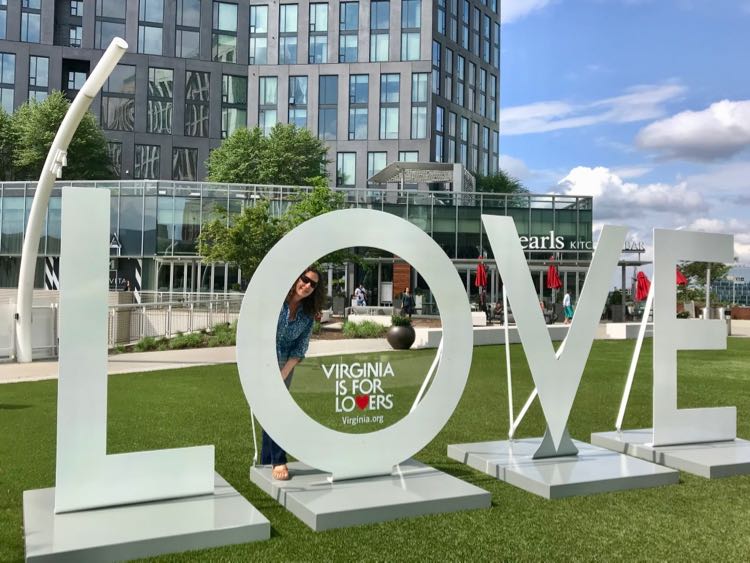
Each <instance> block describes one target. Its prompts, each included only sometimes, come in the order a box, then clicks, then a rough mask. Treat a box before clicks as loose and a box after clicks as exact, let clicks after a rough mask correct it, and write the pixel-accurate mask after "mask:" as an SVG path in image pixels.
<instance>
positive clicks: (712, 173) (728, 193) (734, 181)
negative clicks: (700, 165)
mask: <svg viewBox="0 0 750 563" xmlns="http://www.w3.org/2000/svg"><path fill="white" fill-rule="evenodd" d="M685 181H686V182H687V183H688V184H690V186H691V187H692V188H694V189H696V190H698V191H700V192H703V193H705V194H711V195H712V197H721V198H723V199H728V200H735V201H737V202H739V201H742V202H744V203H745V204H748V203H750V161H740V162H725V163H721V164H715V165H712V166H708V167H706V168H705V170H704V171H702V172H700V173H697V174H692V175H689V176H686V177H685Z"/></svg>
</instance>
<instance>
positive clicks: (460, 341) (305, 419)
mask: <svg viewBox="0 0 750 563" xmlns="http://www.w3.org/2000/svg"><path fill="white" fill-rule="evenodd" d="M357 246H361V247H372V248H379V249H382V250H386V251H388V252H392V253H394V254H395V255H397V256H400V257H401V258H403V259H404V260H405V261H407V262H409V263H410V264H411V265H412V266H413V267H414V268H415V269H417V270H418V271H419V273H420V275H421V276H422V277H423V278H424V279H425V281H426V282H427V283H428V284H429V286H430V289H431V290H432V292H433V294H434V296H435V299H436V300H437V302H438V303H439V305H440V316H441V319H442V324H443V355H442V359H441V361H440V365H439V367H438V371H437V374H436V375H435V378H434V381H433V382H432V386H431V387H430V390H429V392H428V393H427V394H426V395H425V397H424V398H423V399H422V401H421V402H420V403H419V407H418V408H417V409H415V410H413V411H412V412H410V413H409V414H408V415H406V416H405V417H404V418H402V419H401V420H399V421H398V422H396V423H395V424H393V425H391V426H389V427H387V428H383V429H381V430H378V431H376V432H371V433H367V434H348V433H344V432H337V431H335V430H332V429H330V428H328V427H326V426H323V425H322V424H320V423H319V422H317V421H316V420H314V419H312V418H311V417H310V416H308V415H307V414H306V413H305V412H304V411H303V410H302V409H301V408H300V407H299V406H298V405H297V403H296V402H295V401H294V399H293V398H292V396H291V395H290V394H289V391H288V390H287V389H286V387H285V386H284V383H283V382H282V379H281V375H280V373H279V367H278V362H277V360H276V323H277V320H278V317H279V310H280V308H281V305H282V303H283V302H284V299H285V298H286V295H287V291H288V290H289V287H291V285H292V284H293V283H294V280H296V279H297V277H298V276H299V275H300V273H302V272H303V271H304V270H305V268H307V267H308V266H309V265H310V264H311V263H313V262H315V261H316V260H319V259H320V258H322V257H323V256H325V255H327V254H330V253H331V252H334V251H337V250H340V249H342V248H348V247H357ZM472 351H473V336H472V326H471V313H470V307H469V301H468V298H467V296H466V289H465V288H464V286H463V284H462V283H461V279H460V278H459V276H458V272H457V270H456V268H455V267H454V266H453V264H452V263H451V261H450V260H449V259H448V257H447V256H446V255H445V253H444V252H443V250H442V249H441V248H440V247H439V246H438V245H437V243H436V242H435V241H434V240H433V239H432V238H430V236H429V235H428V234H427V233H425V232H424V231H423V230H421V229H420V228H418V227H416V226H415V225H413V224H411V223H409V222H408V221H404V220H403V219H400V218H399V217H396V216H394V215H391V214H388V213H384V212H381V211H372V210H369V209H346V210H341V211H333V212H331V213H326V214H324V215H321V216H318V217H315V218H313V219H310V220H309V221H306V222H305V223H303V224H301V225H299V226H298V227H297V228H295V229H294V230H292V231H291V232H290V233H288V234H287V235H286V236H285V237H284V238H283V239H281V240H280V241H279V242H278V243H277V244H276V245H275V246H274V247H273V248H272V249H271V251H270V252H269V253H268V254H267V255H266V257H265V258H264V259H263V261H262V262H261V264H260V266H259V267H258V269H257V270H256V271H255V273H254V274H253V277H252V279H251V280H250V284H249V285H248V288H247V292H246V293H245V298H244V300H243V302H242V309H241V310H240V318H239V321H238V324H237V367H238V369H239V372H240V380H241V382H242V388H243V390H244V392H245V396H246V397H247V400H248V403H249V404H250V407H251V408H252V410H253V412H254V413H255V415H256V416H257V417H258V420H259V421H260V422H261V424H262V425H263V427H264V428H265V430H266V431H267V432H268V434H269V435H270V436H272V437H273V439H274V440H275V441H276V442H278V444H279V445H280V446H281V447H282V448H284V449H285V450H286V451H287V452H289V453H290V454H291V455H293V456H294V457H296V458H297V459H299V460H300V461H303V462H304V463H306V464H308V465H310V466H312V467H315V468H317V469H320V470H323V471H328V472H331V473H332V474H333V478H334V480H335V479H348V478H357V477H367V476H373V475H387V474H390V473H391V472H392V470H393V466H394V465H398V464H399V463H402V462H403V461H405V460H407V459H408V458H409V457H411V456H412V455H414V454H415V453H417V452H418V451H419V450H421V449H422V448H423V447H425V446H426V445H427V444H428V443H429V442H430V441H431V440H432V439H433V438H434V437H435V436H436V435H437V434H438V432H440V430H441V429H442V427H443V426H444V425H445V423H446V422H447V421H448V419H449V418H450V416H451V414H452V413H453V410H454V409H455V408H456V405H457V404H458V401H459V399H460V398H461V394H462V392H463V388H464V385H465V384H466V379H467V377H468V375H469V368H470V366H471V357H472Z"/></svg>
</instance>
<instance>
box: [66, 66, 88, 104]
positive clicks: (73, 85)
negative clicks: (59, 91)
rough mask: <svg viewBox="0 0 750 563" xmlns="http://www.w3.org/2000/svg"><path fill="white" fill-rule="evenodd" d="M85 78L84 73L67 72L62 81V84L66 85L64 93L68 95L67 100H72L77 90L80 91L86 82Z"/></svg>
mask: <svg viewBox="0 0 750 563" xmlns="http://www.w3.org/2000/svg"><path fill="white" fill-rule="evenodd" d="M86 78H87V76H86V73H85V72H80V71H75V70H69V71H67V76H66V78H65V79H64V80H63V84H65V85H66V88H65V92H66V94H69V95H68V98H70V99H73V98H74V97H75V95H76V93H77V92H78V90H80V89H81V88H82V87H83V85H84V83H85V82H86Z"/></svg>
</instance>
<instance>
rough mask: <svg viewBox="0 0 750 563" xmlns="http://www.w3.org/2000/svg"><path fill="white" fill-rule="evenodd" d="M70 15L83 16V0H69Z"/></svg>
mask: <svg viewBox="0 0 750 563" xmlns="http://www.w3.org/2000/svg"><path fill="white" fill-rule="evenodd" d="M70 15H71V16H78V17H83V0H70Z"/></svg>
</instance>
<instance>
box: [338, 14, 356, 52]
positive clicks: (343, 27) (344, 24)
mask: <svg viewBox="0 0 750 563" xmlns="http://www.w3.org/2000/svg"><path fill="white" fill-rule="evenodd" d="M358 32H359V2H342V3H341V4H340V6H339V62H340V63H355V62H357V57H358V45H357V44H358V39H359V36H358Z"/></svg>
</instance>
